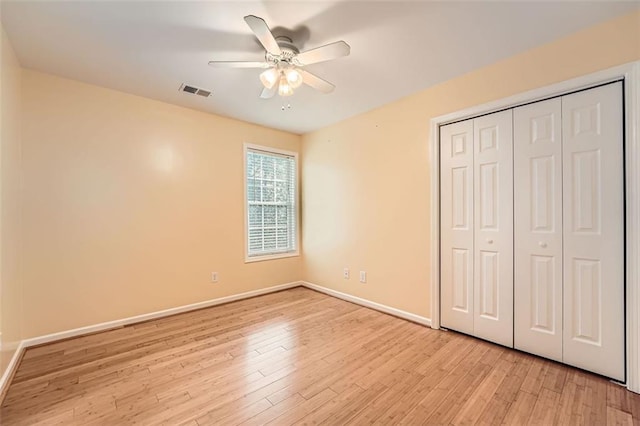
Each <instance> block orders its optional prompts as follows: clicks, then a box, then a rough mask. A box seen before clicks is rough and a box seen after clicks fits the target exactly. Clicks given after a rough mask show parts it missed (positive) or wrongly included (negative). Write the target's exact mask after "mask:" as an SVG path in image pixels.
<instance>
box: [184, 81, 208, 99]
mask: <svg viewBox="0 0 640 426" xmlns="http://www.w3.org/2000/svg"><path fill="white" fill-rule="evenodd" d="M179 90H180V91H181V92H186V93H190V94H192V95H198V96H202V97H203V98H208V97H209V96H211V90H206V89H201V88H199V87H195V86H191V85H190V84H185V83H182V84H181V85H180V89H179Z"/></svg>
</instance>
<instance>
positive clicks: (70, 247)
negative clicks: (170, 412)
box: [22, 70, 302, 338]
mask: <svg viewBox="0 0 640 426" xmlns="http://www.w3.org/2000/svg"><path fill="white" fill-rule="evenodd" d="M22 88H23V103H24V108H23V112H24V116H23V119H24V129H23V170H24V206H23V228H24V264H25V268H24V307H25V310H24V337H25V338H29V337H33V336H39V335H43V334H47V333H52V332H58V331H64V330H69V329H73V328H77V327H82V326H87V325H92V324H96V323H100V322H104V321H109V320H115V319H121V318H125V317H129V316H133V315H138V314H142V313H146V312H153V311H157V310H161V309H165V308H170V307H175V306H180V305H184V304H189V303H194V302H198V301H203V300H208V299H213V298H217V297H221V296H226V295H231V294H237V293H242V292H246V291H250V290H255V289H260V288H264V287H269V286H272V285H277V284H283V283H289V282H293V281H298V280H300V279H301V265H302V263H301V258H300V257H293V258H287V259H281V260H272V261H265V262H255V263H250V264H245V263H244V222H243V217H244V213H243V212H244V199H243V150H242V149H243V143H244V142H252V143H255V144H262V145H269V146H273V147H278V148H282V149H287V150H291V151H296V152H297V151H299V146H300V136H298V135H294V134H290V133H285V132H281V131H275V130H270V129H267V128H264V127H260V126H256V125H252V124H247V123H243V122H240V121H236V120H231V119H227V118H222V117H218V116H214V115H211V114H206V113H203V112H198V111H194V110H190V109H186V108H182V107H178V106H173V105H169V104H165V103H161V102H157V101H153V100H149V99H145V98H141V97H137V96H133V95H129V94H125V93H121V92H117V91H113V90H108V89H104V88H100V87H96V86H91V85H87V84H83V83H79V82H75V81H71V80H66V79H62V78H58V77H54V76H51V75H46V74H42V73H38V72H34V71H28V70H24V72H23V85H22ZM213 271H217V272H218V273H219V276H220V281H219V283H217V284H212V283H211V282H210V277H211V272H213Z"/></svg>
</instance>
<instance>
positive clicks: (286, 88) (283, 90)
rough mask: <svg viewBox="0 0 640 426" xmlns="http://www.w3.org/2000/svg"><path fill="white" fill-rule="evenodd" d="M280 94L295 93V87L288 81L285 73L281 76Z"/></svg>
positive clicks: (289, 94) (288, 94)
mask: <svg viewBox="0 0 640 426" xmlns="http://www.w3.org/2000/svg"><path fill="white" fill-rule="evenodd" d="M278 95H280V96H291V95H293V88H292V87H291V85H290V84H289V82H288V81H287V77H286V76H285V75H284V74H283V75H282V76H280V84H279V85H278Z"/></svg>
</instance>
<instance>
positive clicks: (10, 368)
mask: <svg viewBox="0 0 640 426" xmlns="http://www.w3.org/2000/svg"><path fill="white" fill-rule="evenodd" d="M5 349H6V348H5ZM24 349H25V345H24V341H21V342H20V343H18V347H17V348H16V350H15V351H14V352H13V356H12V357H11V361H9V365H7V368H6V369H5V370H4V373H2V377H0V404H2V400H3V399H4V395H5V394H6V391H7V388H8V386H9V381H10V380H11V378H12V377H13V374H14V372H15V371H16V368H18V361H20V358H21V357H22V353H23V352H24Z"/></svg>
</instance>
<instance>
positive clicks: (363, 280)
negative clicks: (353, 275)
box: [360, 271, 367, 283]
mask: <svg viewBox="0 0 640 426" xmlns="http://www.w3.org/2000/svg"><path fill="white" fill-rule="evenodd" d="M360 282H361V283H366V282H367V272H366V271H360Z"/></svg>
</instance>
